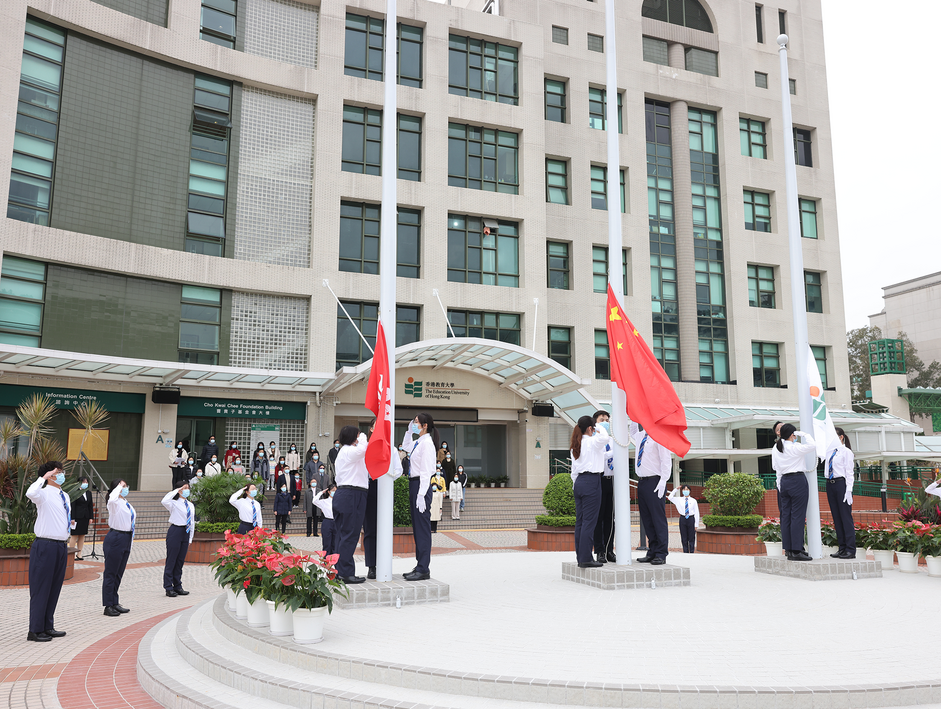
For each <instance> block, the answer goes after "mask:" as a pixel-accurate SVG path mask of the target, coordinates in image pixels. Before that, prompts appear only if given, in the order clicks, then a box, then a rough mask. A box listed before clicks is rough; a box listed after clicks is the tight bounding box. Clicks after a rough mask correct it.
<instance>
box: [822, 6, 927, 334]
mask: <svg viewBox="0 0 941 709" xmlns="http://www.w3.org/2000/svg"><path fill="white" fill-rule="evenodd" d="M822 4H823V29H824V37H825V40H824V41H825V43H826V53H827V83H828V85H829V91H830V126H831V128H832V131H833V161H834V163H835V169H836V196H837V210H838V215H839V220H840V251H841V253H842V256H843V259H842V261H843V296H844V299H845V307H846V327H847V329H851V328H856V327H862V326H864V325H868V324H869V318H868V316H869V315H871V314H873V313H878V312H879V311H880V310H882V288H883V286H888V285H891V284H893V283H898V282H900V281H905V280H908V279H910V278H916V277H918V276H924V275H927V274H929V273H935V272H937V271H941V238H939V236H941V229H939V228H938V215H937V214H936V212H937V211H938V210H939V208H941V207H939V204H941V139H939V137H938V136H936V135H935V133H936V132H938V128H937V126H939V125H941V94H939V91H938V89H939V84H941V81H939V78H938V69H937V56H938V40H937V38H936V39H935V40H932V39H931V38H930V37H929V36H928V35H929V34H933V33H934V31H935V28H937V27H938V26H941V2H939V0H908V1H907V2H904V3H887V2H884V1H881V2H876V1H875V0H822ZM893 7H894V8H895V9H894V10H893V9H892V8H893ZM919 116H921V117H920V118H919ZM931 205H935V206H934V207H932V206H931Z"/></svg>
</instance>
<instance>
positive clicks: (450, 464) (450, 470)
mask: <svg viewBox="0 0 941 709" xmlns="http://www.w3.org/2000/svg"><path fill="white" fill-rule="evenodd" d="M441 472H442V473H444V479H445V480H453V479H454V473H456V472H457V466H456V465H455V464H454V456H453V455H452V456H451V460H448V459H447V458H445V459H444V460H442V461H441Z"/></svg>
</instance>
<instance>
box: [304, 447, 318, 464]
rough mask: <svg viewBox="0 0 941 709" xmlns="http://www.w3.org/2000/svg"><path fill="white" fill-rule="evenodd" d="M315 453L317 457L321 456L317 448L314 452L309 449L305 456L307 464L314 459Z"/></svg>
mask: <svg viewBox="0 0 941 709" xmlns="http://www.w3.org/2000/svg"><path fill="white" fill-rule="evenodd" d="M314 453H317V455H320V451H319V450H317V449H316V448H315V449H314V450H311V449H310V448H308V449H307V452H306V453H305V454H304V463H305V464H306V463H309V462H310V459H311V458H313V457H314Z"/></svg>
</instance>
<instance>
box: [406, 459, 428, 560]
mask: <svg viewBox="0 0 941 709" xmlns="http://www.w3.org/2000/svg"><path fill="white" fill-rule="evenodd" d="M420 487H421V478H409V479H408V507H409V509H410V510H411V511H412V536H413V537H414V538H415V561H416V562H417V563H416V565H415V571H417V572H418V573H420V574H427V573H430V569H429V567H430V565H431V496H432V495H433V493H432V491H431V485H429V486H428V491H427V492H426V493H425V511H424V512H419V511H418V508H416V507H415V502H416V501H417V500H418V488H420Z"/></svg>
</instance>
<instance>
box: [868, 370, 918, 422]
mask: <svg viewBox="0 0 941 709" xmlns="http://www.w3.org/2000/svg"><path fill="white" fill-rule="evenodd" d="M871 387H872V401H873V403H875V404H881V405H882V406H887V407H888V408H889V413H890V414H892V415H893V416H898V417H899V418H900V419H905V420H906V421H910V420H911V411H910V409H909V407H908V400H907V399H904V398H902V397H901V396H899V387H902V388H903V389H907V388H908V381H907V379H906V377H905V375H904V374H877V375H875V376H874V377H873V378H872V384H871Z"/></svg>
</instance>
